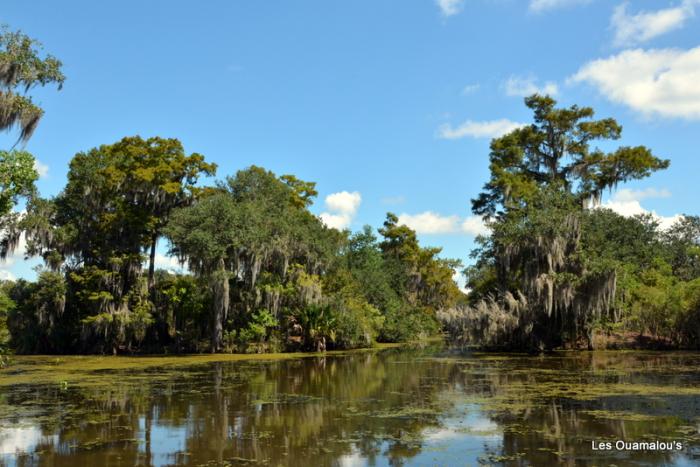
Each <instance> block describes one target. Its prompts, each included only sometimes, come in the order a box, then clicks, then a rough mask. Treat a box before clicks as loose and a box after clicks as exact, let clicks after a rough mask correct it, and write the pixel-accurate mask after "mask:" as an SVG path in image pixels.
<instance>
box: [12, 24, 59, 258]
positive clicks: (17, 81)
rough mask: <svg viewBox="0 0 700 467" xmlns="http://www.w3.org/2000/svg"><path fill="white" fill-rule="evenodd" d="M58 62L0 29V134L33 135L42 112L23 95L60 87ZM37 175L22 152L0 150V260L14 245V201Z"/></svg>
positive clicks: (36, 45) (31, 42)
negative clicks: (53, 85) (14, 131)
mask: <svg viewBox="0 0 700 467" xmlns="http://www.w3.org/2000/svg"><path fill="white" fill-rule="evenodd" d="M64 80H65V76H63V73H62V72H61V62H60V61H59V60H57V59H56V58H54V57H52V56H51V55H47V56H45V57H44V58H42V57H41V45H40V44H39V43H38V42H37V41H35V40H34V39H31V38H29V37H28V36H26V35H25V34H22V33H21V32H19V31H17V32H10V31H8V29H7V27H2V28H1V29H0V131H8V130H10V129H12V128H13V127H15V126H18V127H19V132H20V134H19V139H18V142H20V141H21V142H26V141H27V140H29V138H30V137H31V136H32V134H33V133H34V130H35V129H36V127H37V125H38V124H39V120H40V119H41V116H42V115H43V113H44V112H43V110H42V109H41V108H40V107H39V106H37V105H36V104H34V102H32V99H31V97H29V96H27V92H29V90H31V89H32V88H34V87H36V86H38V85H41V86H45V85H47V84H50V83H56V84H58V88H59V89H60V88H61V87H62V86H63V82H64ZM37 178H38V173H37V171H36V170H35V168H34V157H33V156H32V155H31V154H29V153H28V152H26V151H15V150H11V151H0V229H1V230H2V232H3V234H2V239H1V240H0V258H2V259H4V258H5V257H6V255H7V254H8V253H10V252H12V250H14V248H15V247H16V246H17V243H18V241H19V234H20V232H19V230H17V229H16V228H15V227H16V225H17V222H18V221H19V216H18V215H16V214H12V212H11V211H12V208H13V207H14V206H15V205H16V204H17V201H18V198H20V197H27V196H30V195H32V194H33V193H34V182H35V181H36V180H37Z"/></svg>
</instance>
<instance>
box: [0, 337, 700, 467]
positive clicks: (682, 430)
mask: <svg viewBox="0 0 700 467" xmlns="http://www.w3.org/2000/svg"><path fill="white" fill-rule="evenodd" d="M699 427H700V354H698V353H675V352H669V353H655V352H585V353H573V352H571V353H568V352H567V353H560V354H554V355H548V356H541V357H537V356H524V355H506V354H498V355H495V354H477V353H473V354H470V353H465V354H459V353H453V352H450V351H448V350H446V349H444V348H442V347H440V346H434V347H425V348H407V347H402V348H390V349H384V350H373V351H358V352H348V353H329V354H327V355H326V356H318V355H314V356H303V357H302V356H299V355H283V356H263V357H253V358H249V357H242V356H221V355H217V356H197V357H135V358H126V357H125V358H121V357H117V358H113V357H60V358H56V357H17V358H16V359H15V362H14V364H13V365H12V366H11V367H10V368H8V369H5V370H0V465H2V466H57V467H58V466H71V467H73V466H78V467H91V466H132V465H144V466H165V465H187V466H228V465H270V466H277V465H291V466H303V467H307V466H364V465H369V466H401V465H425V466H435V465H450V466H451V465H455V466H462V465H467V466H470V465H535V466H549V465H601V466H602V465H617V466H623V465H679V466H686V465H700V434H699V432H698V430H699ZM617 440H624V441H628V442H634V441H637V442H653V441H659V442H669V443H673V442H679V443H681V444H682V449H680V450H665V451H650V450H646V451H634V450H632V451H629V450H626V451H617V450H616V449H614V443H615V442H616V441H617ZM594 441H595V442H602V443H604V442H608V441H609V442H611V443H612V444H613V450H611V451H607V452H604V451H600V450H594V449H593V448H592V443H593V442H594Z"/></svg>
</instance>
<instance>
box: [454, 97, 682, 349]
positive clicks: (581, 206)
mask: <svg viewBox="0 0 700 467" xmlns="http://www.w3.org/2000/svg"><path fill="white" fill-rule="evenodd" d="M525 104H526V105H527V106H528V107H529V108H530V109H531V110H532V111H533V120H534V122H533V124H532V125H529V126H526V127H523V128H519V129H516V130H514V131H512V132H511V133H508V134H507V135H504V136H502V137H500V138H496V139H494V140H493V141H492V142H491V153H490V162H491V164H490V170H491V178H490V180H489V181H488V182H487V183H486V185H485V186H484V191H483V192H482V193H481V194H480V195H479V196H478V197H477V198H476V199H474V200H472V210H473V211H474V213H475V214H478V215H482V216H484V217H485V218H487V219H490V223H489V226H490V228H491V231H492V234H491V236H490V237H488V238H484V237H482V238H479V239H477V242H478V243H479V246H478V248H477V249H476V250H475V251H474V252H473V257H474V258H476V264H475V265H474V266H473V267H471V268H469V269H468V270H467V277H468V286H469V287H470V288H471V289H472V293H471V294H470V306H469V307H467V308H466V309H463V310H462V311H453V312H451V313H449V314H447V315H446V317H447V319H448V321H449V322H451V323H457V326H458V327H459V326H463V325H464V323H467V322H469V323H471V324H470V325H472V326H479V327H480V329H482V330H483V335H482V336H481V338H482V339H483V341H484V342H489V343H493V342H494V336H496V335H498V336H500V337H499V340H503V339H505V340H509V344H510V345H511V346H515V347H521V348H522V347H524V348H528V349H543V348H556V347H561V346H577V345H579V343H580V341H584V342H586V344H587V345H588V346H589V347H590V346H591V345H592V332H593V329H594V328H595V327H596V326H599V325H601V324H605V323H610V322H617V321H619V319H620V316H619V313H620V310H621V308H623V307H627V308H629V307H630V305H629V304H628V303H625V304H622V303H621V300H620V299H619V297H620V296H621V294H620V293H619V290H618V285H623V286H625V285H627V284H629V283H631V281H632V280H633V279H632V277H635V275H636V274H638V273H639V271H641V270H643V269H644V268H645V267H647V265H648V264H649V263H650V262H654V261H655V247H656V243H657V240H656V239H657V237H658V234H657V226H656V225H655V224H654V223H653V222H652V220H651V219H650V218H646V219H641V220H639V219H637V220H626V219H623V218H621V217H620V216H617V215H615V214H613V213H612V212H609V211H605V210H598V209H595V210H591V209H589V207H591V206H596V205H597V204H598V203H599V201H600V197H601V194H602V192H603V191H604V190H605V189H610V188H613V187H616V186H617V185H618V184H620V183H623V182H626V181H629V180H635V179H640V178H644V177H647V176H649V175H650V174H651V173H653V172H654V171H657V170H660V169H664V168H666V167H668V165H669V161H668V160H662V159H659V158H657V157H655V156H654V155H653V154H652V153H651V151H650V150H649V149H647V148H645V147H643V146H638V147H620V148H618V149H616V150H614V151H612V152H604V151H602V150H601V149H598V148H593V147H591V144H592V143H593V142H595V141H599V140H616V139H618V138H619V137H620V136H621V132H622V127H621V126H620V125H619V124H618V123H617V122H616V121H615V120H613V119H603V120H592V117H593V114H594V113H593V110H592V109H591V108H589V107H582V108H581V107H578V106H571V107H569V108H556V107H555V105H556V101H555V100H554V99H552V98H550V97H543V96H539V95H534V96H531V97H528V98H526V99H525ZM623 289H624V287H623ZM661 308H663V309H664V310H666V309H667V308H668V307H667V306H666V305H664V306H662V307H661ZM647 309H649V308H647ZM655 309H656V310H659V309H660V308H655ZM460 314H461V316H462V318H463V319H460V318H455V317H456V316H458V315H460ZM659 314H660V312H655V313H654V316H656V317H658V316H659ZM648 319H649V318H647V321H648ZM477 323H482V324H477ZM483 323H486V324H483ZM499 323H500V324H499ZM506 323H507V327H509V329H507V330H506V331H505V332H504V329H505V328H504V326H506ZM467 334H469V335H471V336H473V333H471V332H468V333H467ZM504 336H505V337H504Z"/></svg>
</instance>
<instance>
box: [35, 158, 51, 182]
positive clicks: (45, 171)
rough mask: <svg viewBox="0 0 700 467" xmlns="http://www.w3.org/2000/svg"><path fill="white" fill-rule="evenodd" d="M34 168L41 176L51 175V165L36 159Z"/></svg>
mask: <svg viewBox="0 0 700 467" xmlns="http://www.w3.org/2000/svg"><path fill="white" fill-rule="evenodd" d="M34 170H36V172H37V173H38V174H39V178H46V177H47V176H48V175H49V166H48V165H46V164H44V163H43V162H41V161H39V160H37V159H34Z"/></svg>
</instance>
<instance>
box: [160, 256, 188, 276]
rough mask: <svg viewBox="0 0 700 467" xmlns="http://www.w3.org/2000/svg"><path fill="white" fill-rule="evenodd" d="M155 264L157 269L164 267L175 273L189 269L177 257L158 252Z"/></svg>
mask: <svg viewBox="0 0 700 467" xmlns="http://www.w3.org/2000/svg"><path fill="white" fill-rule="evenodd" d="M154 264H155V268H156V269H164V270H166V271H168V272H170V273H173V274H176V273H184V272H186V271H187V267H186V266H185V265H183V264H180V261H179V260H178V259H177V258H176V257H174V256H165V255H163V254H161V253H156V258H155V261H154Z"/></svg>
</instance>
